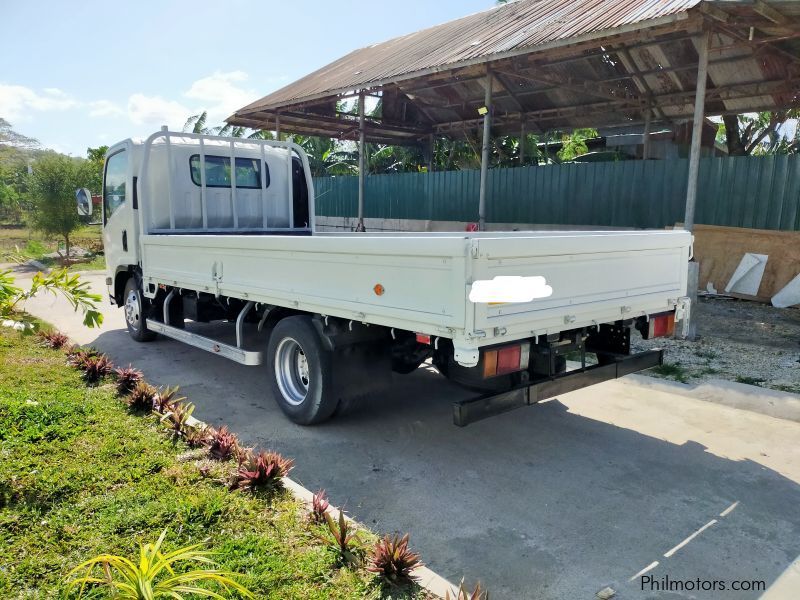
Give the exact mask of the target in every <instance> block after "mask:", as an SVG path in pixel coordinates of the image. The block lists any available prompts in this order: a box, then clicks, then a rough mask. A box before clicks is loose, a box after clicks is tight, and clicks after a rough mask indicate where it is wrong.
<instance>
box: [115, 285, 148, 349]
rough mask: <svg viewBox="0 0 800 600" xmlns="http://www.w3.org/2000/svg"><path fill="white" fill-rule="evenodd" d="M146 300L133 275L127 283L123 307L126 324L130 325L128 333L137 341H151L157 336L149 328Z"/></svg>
mask: <svg viewBox="0 0 800 600" xmlns="http://www.w3.org/2000/svg"><path fill="white" fill-rule="evenodd" d="M144 302H145V300H144V297H143V296H142V289H141V288H140V287H139V284H138V283H137V282H136V278H135V277H131V278H130V279H128V282H127V283H126V284H125V292H124V294H123V304H122V309H123V310H124V311H125V324H126V325H127V326H128V333H130V334H131V337H132V338H133V339H134V340H136V341H137V342H150V341H152V340H154V339H155V337H156V334H155V333H153V332H152V331H150V330H149V329H147V319H146V311H145V305H144Z"/></svg>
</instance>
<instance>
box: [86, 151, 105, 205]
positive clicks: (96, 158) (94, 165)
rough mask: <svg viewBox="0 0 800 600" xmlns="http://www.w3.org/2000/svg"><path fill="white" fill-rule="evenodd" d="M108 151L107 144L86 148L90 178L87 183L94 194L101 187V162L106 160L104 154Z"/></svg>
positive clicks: (100, 189)
mask: <svg viewBox="0 0 800 600" xmlns="http://www.w3.org/2000/svg"><path fill="white" fill-rule="evenodd" d="M107 153H108V146H98V147H97V148H87V149H86V160H87V161H88V162H89V168H90V169H91V173H92V178H91V182H90V184H89V190H91V191H92V192H94V193H95V194H99V193H100V192H101V191H102V187H103V164H105V161H106V154H107Z"/></svg>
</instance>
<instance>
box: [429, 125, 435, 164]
mask: <svg viewBox="0 0 800 600" xmlns="http://www.w3.org/2000/svg"><path fill="white" fill-rule="evenodd" d="M434 144H435V138H434V137H433V134H432V133H429V134H428V173H433V160H434V150H435V145H434Z"/></svg>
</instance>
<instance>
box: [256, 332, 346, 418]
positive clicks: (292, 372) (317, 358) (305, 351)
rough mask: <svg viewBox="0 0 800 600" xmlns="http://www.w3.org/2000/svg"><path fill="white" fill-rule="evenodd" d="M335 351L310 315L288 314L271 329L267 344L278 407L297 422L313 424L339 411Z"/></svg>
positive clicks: (273, 392)
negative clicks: (333, 373) (325, 343)
mask: <svg viewBox="0 0 800 600" xmlns="http://www.w3.org/2000/svg"><path fill="white" fill-rule="evenodd" d="M332 354H333V353H332V352H331V351H330V350H328V349H326V348H324V347H323V345H322V340H320V337H319V334H318V333H317V330H316V329H315V328H314V325H313V324H312V322H311V319H310V318H309V317H304V316H294V317H287V318H285V319H282V320H281V321H279V322H278V324H277V325H275V328H274V329H273V330H272V333H271V334H270V338H269V344H268V346H267V364H268V365H269V366H270V367H271V369H272V373H271V377H270V378H269V381H270V388H271V390H272V395H273V396H274V397H275V399H276V401H277V402H278V406H280V408H281V410H282V411H283V412H284V413H285V414H286V416H287V417H289V418H290V419H291V420H292V421H294V422H295V423H297V424H299V425H314V424H316V423H320V422H322V421H324V420H326V419H328V418H329V417H330V416H331V415H332V414H333V412H334V411H335V410H336V407H337V405H338V403H339V402H338V398H337V397H336V395H335V392H334V391H333V389H332V388H333V386H332V379H331V367H332V362H333V356H332Z"/></svg>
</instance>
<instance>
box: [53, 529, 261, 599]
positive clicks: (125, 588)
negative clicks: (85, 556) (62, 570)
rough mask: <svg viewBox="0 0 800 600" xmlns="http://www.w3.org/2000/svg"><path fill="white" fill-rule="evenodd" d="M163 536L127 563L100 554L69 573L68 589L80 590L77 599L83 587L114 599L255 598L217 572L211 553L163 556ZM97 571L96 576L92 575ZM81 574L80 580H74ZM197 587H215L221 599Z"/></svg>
mask: <svg viewBox="0 0 800 600" xmlns="http://www.w3.org/2000/svg"><path fill="white" fill-rule="evenodd" d="M166 535H167V530H166V529H165V530H164V531H163V532H162V533H161V535H160V536H159V538H158V541H156V543H155V544H143V545H142V547H141V551H140V553H139V557H138V558H136V559H133V560H131V559H127V558H124V557H122V556H115V555H113V554H100V555H99V556H95V557H94V558H92V559H89V560H87V561H86V562H84V563H81V564H80V565H78V566H77V567H75V568H74V569H72V571H70V572H69V574H68V575H67V578H68V579H70V581H69V588H70V589H71V588H75V587H78V586H80V593H79V595H78V597H79V598H80V597H82V596H83V592H84V590H85V588H86V586H87V585H92V584H98V585H100V586H103V587H107V588H110V589H111V595H112V596H113V597H114V598H120V599H122V600H140V599H149V598H156V597H158V598H161V597H164V598H166V597H174V598H183V597H184V596H183V594H190V595H197V596H202V597H205V598H212V597H213V598H223V597H226V596H228V595H229V594H228V592H233V591H236V592H238V593H239V594H240V595H241V596H243V597H245V598H255V596H254V595H253V594H252V593H251V592H250V591H249V590H248V589H247V588H245V587H244V586H243V585H241V584H240V583H238V582H236V581H234V580H233V579H232V577H233V575H234V574H233V573H229V572H227V571H220V570H218V569H217V568H216V564H215V563H214V562H213V561H212V560H211V558H210V557H211V553H210V552H207V551H204V550H198V548H199V547H200V544H195V545H193V546H185V547H184V548H179V549H178V550H175V551H173V552H168V553H165V552H163V551H162V550H161V544H162V543H163V542H164V538H165V537H166ZM179 563H200V564H201V565H203V567H205V568H203V569H195V570H191V571H186V570H184V569H182V568H181V567H180V566H179ZM98 567H99V573H98V572H96V571H97V570H98ZM80 572H83V575H82V576H81V577H75V576H76V575H78V574H79V573H80ZM197 584H215V585H216V586H217V587H218V588H221V589H220V591H223V592H226V594H225V596H222V595H220V594H218V593H215V592H212V591H211V590H210V589H209V588H208V587H206V586H205V585H203V586H202V587H200V586H198V585H197Z"/></svg>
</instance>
